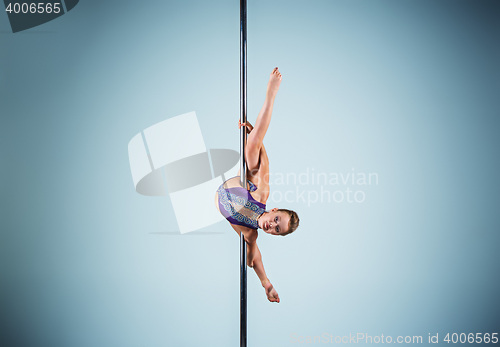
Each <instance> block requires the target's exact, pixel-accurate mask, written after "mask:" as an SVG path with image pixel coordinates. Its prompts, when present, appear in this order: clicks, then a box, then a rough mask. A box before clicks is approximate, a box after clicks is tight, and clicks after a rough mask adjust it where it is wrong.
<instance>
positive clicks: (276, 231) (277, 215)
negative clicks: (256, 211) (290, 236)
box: [258, 208, 290, 235]
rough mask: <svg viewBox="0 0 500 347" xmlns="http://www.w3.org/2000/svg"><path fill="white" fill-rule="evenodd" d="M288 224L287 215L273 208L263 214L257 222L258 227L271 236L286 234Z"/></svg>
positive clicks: (288, 218) (288, 217)
mask: <svg viewBox="0 0 500 347" xmlns="http://www.w3.org/2000/svg"><path fill="white" fill-rule="evenodd" d="M289 222H290V216H289V215H288V213H286V212H282V211H278V209H277V208H273V209H272V210H271V211H269V212H268V213H265V214H263V215H262V216H261V217H260V218H259V221H258V223H259V227H260V228H261V229H262V230H264V231H265V232H266V233H268V234H271V235H281V234H285V233H287V232H288V223H289Z"/></svg>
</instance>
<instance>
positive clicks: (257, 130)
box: [245, 68, 282, 169]
mask: <svg viewBox="0 0 500 347" xmlns="http://www.w3.org/2000/svg"><path fill="white" fill-rule="evenodd" d="M281 79H282V76H281V73H280V72H279V70H278V68H275V69H274V70H273V71H272V72H271V76H269V83H268V84H267V91H266V99H265V100H264V105H263V106H262V108H261V110H260V112H259V115H258V116H257V121H256V122H255V126H254V128H253V130H252V132H251V133H250V134H249V135H248V139H247V148H246V153H245V154H246V160H247V165H248V168H249V169H253V168H256V167H257V166H258V163H259V153H260V148H261V146H262V143H263V141H264V136H265V135H266V132H267V129H268V128H269V123H270V122H271V116H272V113H273V105H274V99H275V98H276V94H277V93H278V89H279V87H280V84H281Z"/></svg>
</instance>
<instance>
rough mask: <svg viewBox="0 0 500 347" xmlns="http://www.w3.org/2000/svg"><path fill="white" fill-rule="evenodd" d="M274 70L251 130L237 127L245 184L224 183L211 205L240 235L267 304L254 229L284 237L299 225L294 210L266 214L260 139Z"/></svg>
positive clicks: (272, 294)
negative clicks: (242, 135) (243, 139)
mask: <svg viewBox="0 0 500 347" xmlns="http://www.w3.org/2000/svg"><path fill="white" fill-rule="evenodd" d="M281 78H282V76H281V73H280V72H279V70H278V68H275V69H274V70H273V71H272V72H271V76H270V78H269V83H268V85H267V93H266V99H265V101H264V106H262V109H261V110H260V113H259V115H258V117H257V121H256V122H255V127H253V126H252V125H251V124H250V123H249V122H247V123H244V124H241V123H239V127H240V128H241V126H245V127H246V129H247V133H248V138H247V144H246V149H245V160H246V163H247V178H248V184H247V186H246V187H242V186H241V184H240V177H239V176H237V177H233V178H231V179H229V180H227V181H226V182H224V183H223V184H222V185H221V186H220V187H219V189H218V190H217V193H216V196H215V205H216V206H217V208H218V210H219V211H220V213H222V215H223V216H224V217H225V218H226V219H227V220H228V221H229V223H231V226H232V227H233V229H234V230H235V231H236V232H237V233H238V235H240V233H243V235H244V236H245V241H246V242H247V264H248V266H250V267H252V268H253V269H254V270H255V273H256V274H257V276H259V279H260V281H261V283H262V286H263V287H264V289H265V291H266V295H267V298H268V299H269V301H271V302H280V298H279V296H278V293H277V292H276V290H275V289H274V287H273V285H272V284H271V282H270V281H269V279H268V278H267V276H266V272H265V270H264V265H263V263H262V255H261V253H260V251H259V247H258V246H257V242H256V241H257V236H258V232H257V229H262V230H264V231H265V232H266V233H268V234H271V235H282V236H285V235H288V234H290V233H292V232H293V231H295V229H297V227H298V225H299V217H298V216H297V213H295V212H294V211H290V210H286V209H277V208H273V209H272V210H270V211H266V201H267V199H268V198H269V159H268V157H267V154H266V149H265V148H264V144H263V140H264V136H265V135H266V132H267V128H268V127H269V123H270V122H271V115H272V111H273V104H274V99H275V97H276V94H277V92H278V89H279V86H280V83H281Z"/></svg>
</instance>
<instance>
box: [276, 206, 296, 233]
mask: <svg viewBox="0 0 500 347" xmlns="http://www.w3.org/2000/svg"><path fill="white" fill-rule="evenodd" d="M278 211H281V212H285V213H287V214H288V215H289V216H290V221H289V222H288V231H287V232H286V233H283V234H280V235H281V236H286V235H288V234H291V233H293V232H294V231H295V230H297V227H298V226H299V221H300V220H299V216H298V214H297V212H295V211H291V210H287V209H284V208H280V209H278Z"/></svg>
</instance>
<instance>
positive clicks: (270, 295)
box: [263, 280, 280, 303]
mask: <svg viewBox="0 0 500 347" xmlns="http://www.w3.org/2000/svg"><path fill="white" fill-rule="evenodd" d="M263 286H264V289H265V290H266V295H267V299H268V300H269V301H270V302H277V303H279V302H280V297H279V295H278V292H277V291H276V289H274V287H273V285H272V284H271V282H270V281H269V280H267V282H266V283H264V285H263Z"/></svg>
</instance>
